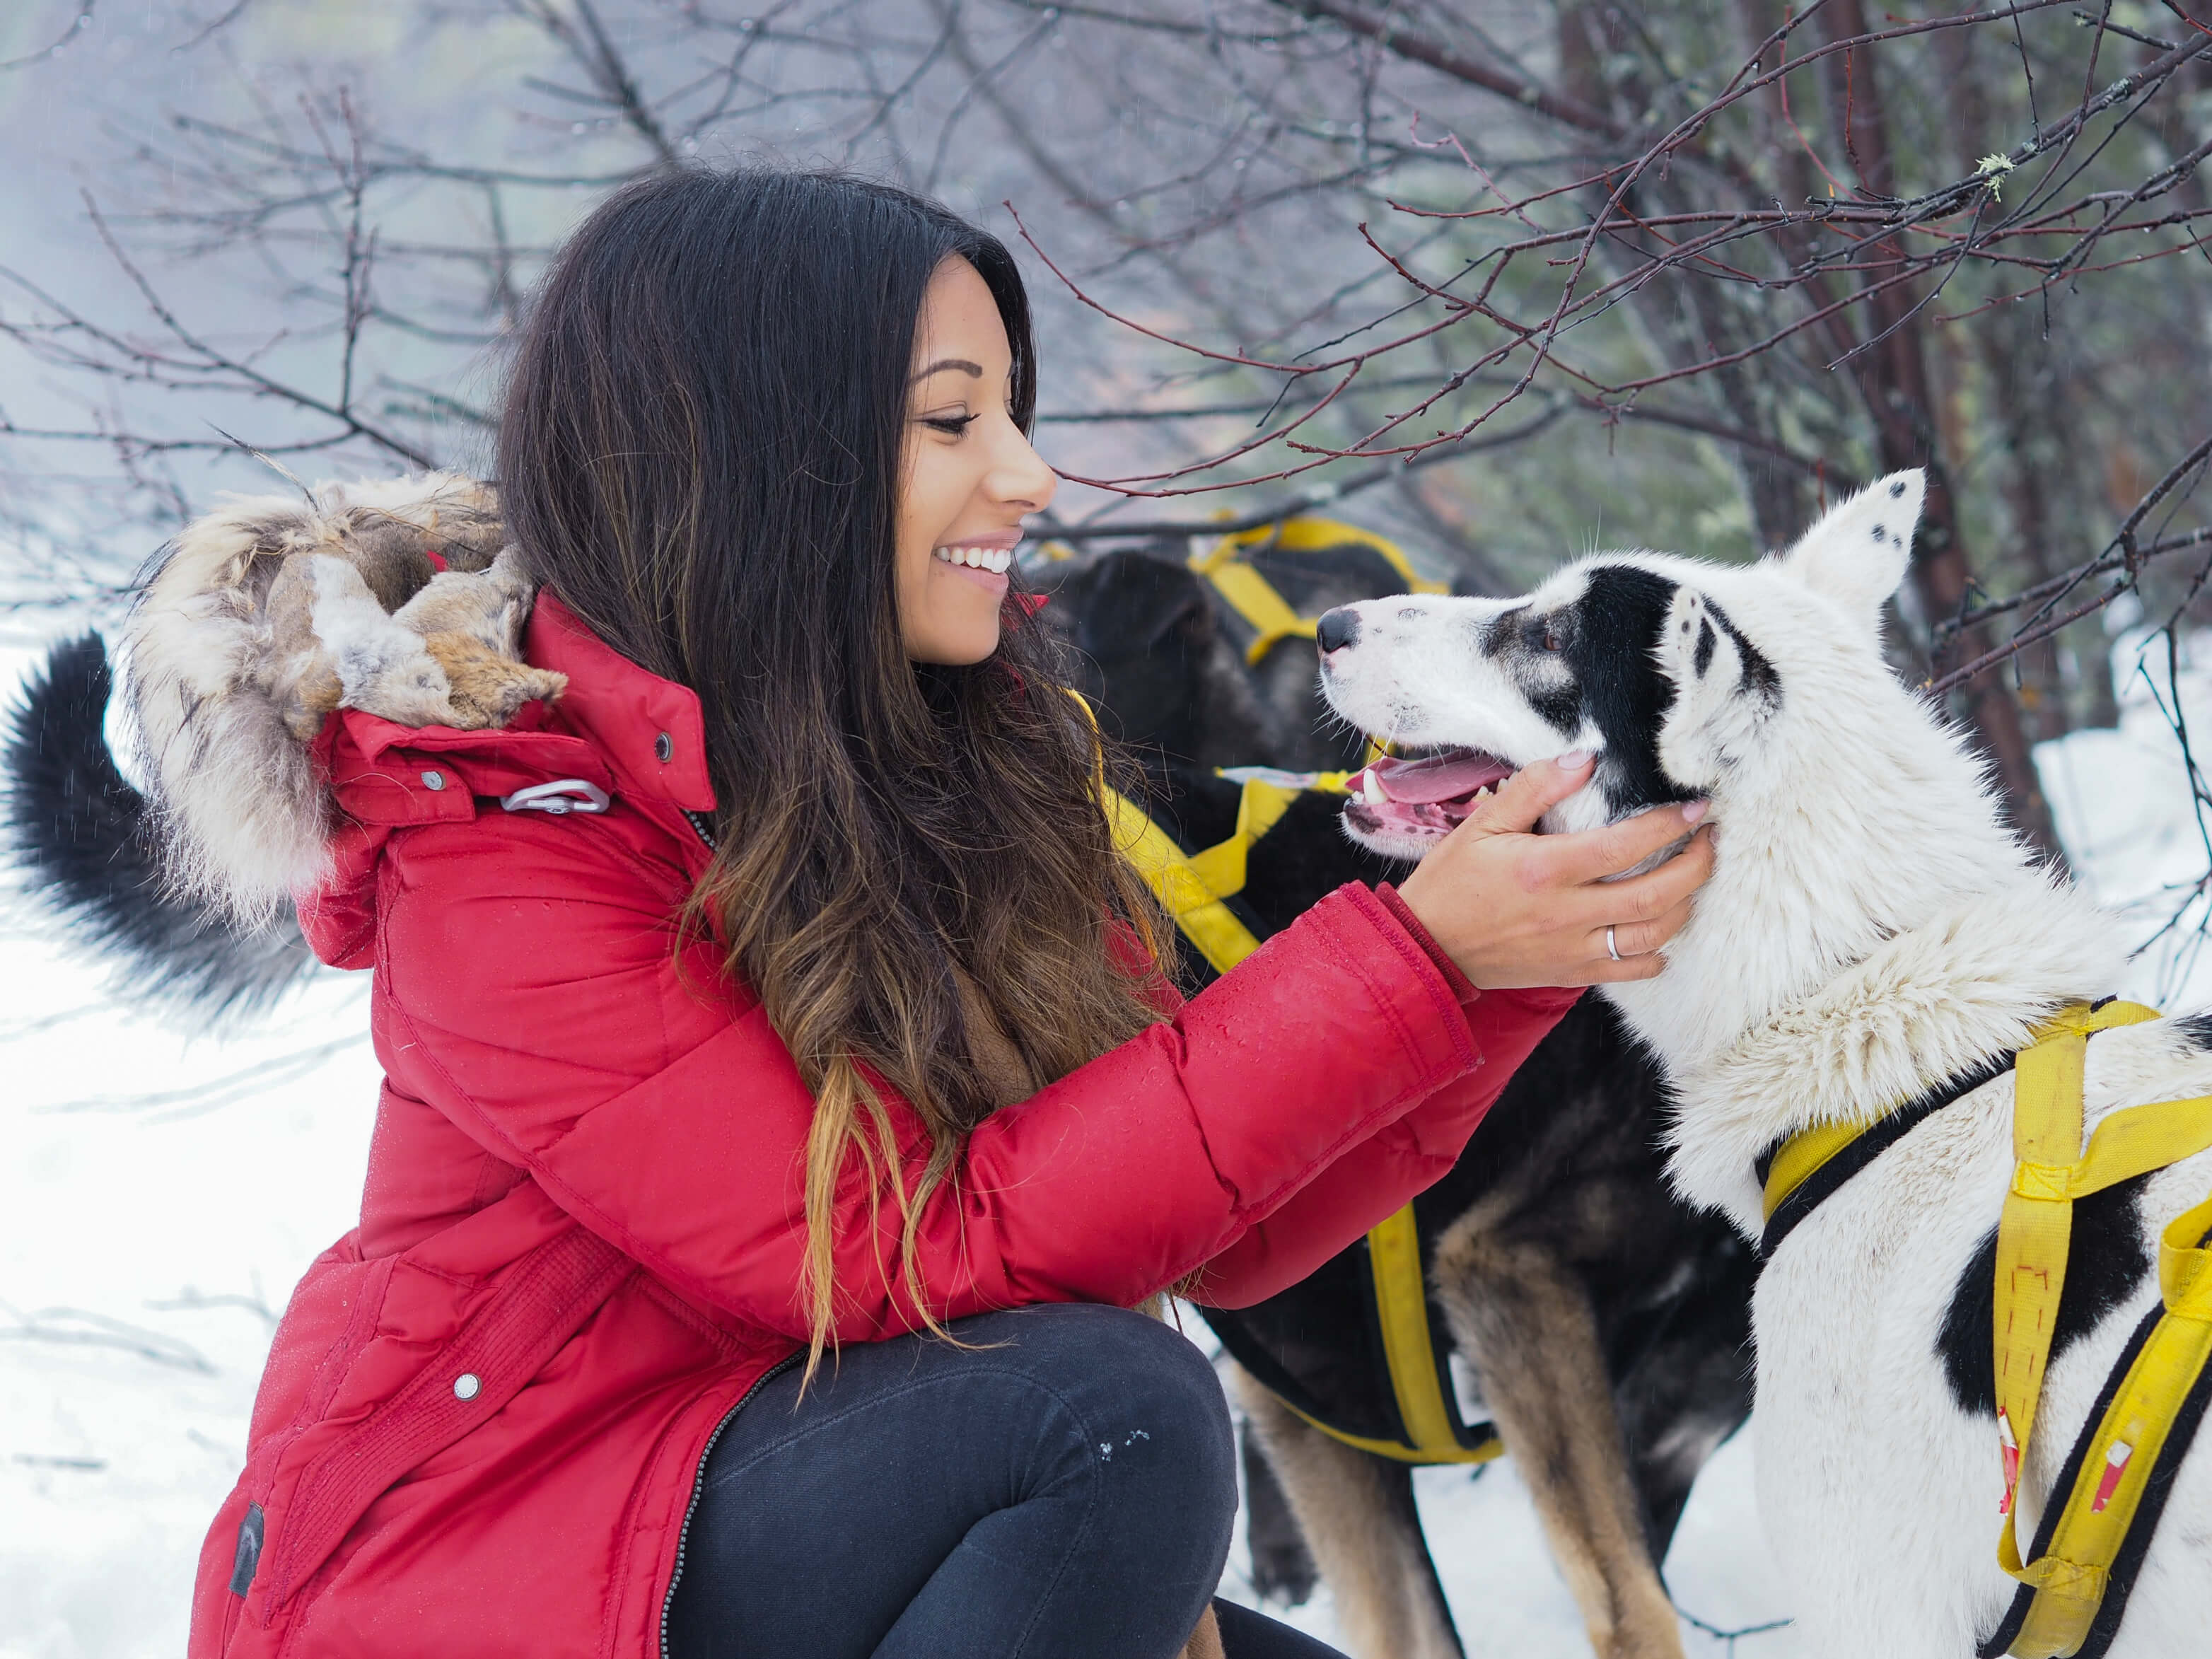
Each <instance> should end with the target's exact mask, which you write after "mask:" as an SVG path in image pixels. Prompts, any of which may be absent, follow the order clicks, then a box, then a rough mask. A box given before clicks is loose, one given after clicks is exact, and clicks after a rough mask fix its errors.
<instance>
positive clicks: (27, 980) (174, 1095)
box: [0, 631, 2212, 1659]
mask: <svg viewBox="0 0 2212 1659" xmlns="http://www.w3.org/2000/svg"><path fill="white" fill-rule="evenodd" d="M13 643H15V646H16V648H13V649H9V648H0V685H6V686H10V687H12V686H13V685H14V684H16V683H17V682H18V681H19V680H20V678H21V675H22V673H23V671H24V670H25V668H26V667H27V665H29V663H30V661H31V660H32V655H31V653H30V651H29V650H28V649H27V645H28V643H29V642H27V641H21V642H13ZM2144 650H2145V646H2144V636H2143V635H2142V634H2141V633H2139V632H2128V631H2124V632H2122V633H2121V634H2120V635H2118V638H2116V640H2115V641H2114V650H2113V674H2114V681H2115V684H2116V687H2117V689H2118V691H2119V694H2120V700H2121V706H2122V720H2121V724H2120V726H2118V728H2117V729H2115V730H2106V731H2084V732H2075V733H2074V734H2073V735H2072V736H2070V737H2069V738H2065V739H2064V740H2063V741H2062V742H2060V743H2057V744H2047V745H2045V747H2044V749H2043V750H2041V751H2039V763H2040V765H2041V768H2042V773H2043V778H2044V781H2045V787H2046V788H2047V789H2048V791H2049V793H2050V794H2051V799H2052V801H2053V804H2054V806H2055V808H2056V810H2057V815H2058V822H2059V824H2060V826H2061V829H2062V832H2063V835H2064V836H2065V839H2066V842H2067V845H2068V847H2069V849H2070V850H2071V851H2072V854H2073V855H2074V859H2075V865H2076V868H2077V869H2078V870H2079V871H2080V872H2081V875H2082V877H2083V878H2084V879H2085V880H2087V882H2089V883H2090V884H2091V885H2092V886H2093V889H2094V890H2095V891H2096V892H2097V894H2098V896H2100V898H2102V899H2104V900H2105V901H2106V902H2109V903H2112V904H2114V905H2117V906H2120V907H2123V908H2125V909H2126V910H2127V911H2128V912H2129V913H2130V915H2136V916H2137V917H2139V918H2140V919H2141V925H2142V932H2143V933H2144V934H2145V935H2146V936H2148V934H2150V933H2152V932H2154V930H2155V928H2156V927H2158V925H2159V924H2160V922H2162V921H2164V920H2165V918H2166V916H2167V915H2170V914H2171V913H2172V910H2173V909H2174V908H2175V906H2176V905H2177V904H2178V903H2179V902H2181V900H2182V899H2183V897H2184V896H2185V895H2187V894H2189V893H2190V892H2191V891H2193V890H2194V889H2195V884H2197V881H2198V879H2199V878H2200V877H2202V876H2203V873H2204V872H2205V871H2206V869H2207V865H2208V857H2207V850H2206V843H2205V839H2204V835H2203V829H2202V828H2201V827H2200V825H2199V823H2198V822H2197V818H2196V817H2195V816H2194V815H2193V813H2192V812H2191V810H2190V805H2189V803H2190V801H2191V789H2190V782H2189V780H2188V779H2187V778H2186V776H2185V773H2184V770H2183V764H2182V760H2181V757H2180V751H2179V746H2178V745H2177V744H2176V743H2175V741H2174V738H2173V736H2172V731H2171V729H2170V727H2169V725H2168V720H2167V714H2168V711H2169V709H2170V708H2171V705H2172V690H2171V689H2170V687H2169V686H2168V684H2167V678H2166V653H2165V647H2164V644H2163V641H2157V642H2156V643H2155V645H2154V648H2153V649H2152V652H2151V654H2150V655H2149V656H2148V660H2147V662H2139V660H2138V659H2139V658H2140V657H2142V653H2143V652H2144ZM2198 653H2199V659H2200V660H2202V661H2203V663H2204V664H2205V670H2202V671H2201V670H2199V669H2197V668H2196V667H2194V666H2193V665H2191V662H2190V660H2189V659H2188V658H2187V657H2186V656H2184V657H2183V659H2182V660H2181V662H2180V665H2179V666H2180V670H2181V671H2180V674H2179V685H2180V689H2181V690H2180V696H2181V702H2180V706H2179V712H2180V714H2182V716H2183V717H2184V718H2185V719H2186V720H2190V721H2191V722H2192V723H2193V724H2195V726H2196V728H2197V730H2199V731H2212V636H2207V637H2206V638H2205V639H2204V640H2203V642H2202V643H2201V644H2200V645H2199V646H2198ZM2145 669H2147V670H2148V672H2146V671H2144V670H2145ZM2201 914H2202V901H2201V898H2200V899H2199V900H2198V901H2197V908H2193V909H2192V910H2191V912H2190V915H2189V917H2188V923H2189V926H2186V927H2184V928H2182V929H2180V930H2177V931H2176V932H2175V933H2169V934H2167V935H2166V937H2164V938H2163V939H2160V940H2159V941H2158V942H2157V943H2156V944H2154V946H2153V947H2152V948H2151V949H2150V950H2149V951H2146V953H2145V954H2144V956H2143V957H2142V959H2141V960H2140V962H2139V964H2138V979H2137V982H2136V983H2134V984H2132V985H2130V986H2129V987H2125V988H2127V989H2128V990H2129V991H2130V992H2131V993H2133V994H2136V995H2140V996H2144V997H2151V998H2158V999H2162V1000H2164V1001H2165V1002H2166V1006H2170V1007H2173V1008H2177V1009H2179V1008H2185V1007H2188V1006H2196V1005H2197V1004H2198V1003H2200V1002H2202V1001H2203V1000H2207V998H2208V994H2212V981H2206V982H2203V983H2200V984H2197V985H2196V986H2193V987H2192V985H2191V980H2192V979H2200V980H2202V979H2203V975H2198V974H2197V967H2198V962H2197V957H2198V952H2197V949H2196V945H2197V940H2196V939H2195V937H2194V934H2193V932H2192V931H2191V929H2192V928H2193V925H2194V922H2195V921H2196V920H2197V918H2198V916H2199V915H2201ZM0 987H4V994H0V1068H4V1069H0V1656H5V1659H30V1656H37V1659H80V1656H81V1659H138V1656H149V1659H152V1656H160V1659H173V1656H175V1655H177V1654H178V1653H179V1652H180V1651H181V1650H182V1647H183V1636H184V1626H185V1611H186V1606H187V1602H188V1599H189V1595H190V1589H191V1577H192V1571H193V1565H194V1561H195V1559H196V1556H197V1550H198V1547H199V1543H200V1539H201V1536H202V1534H203V1531H204V1528H205V1526H206V1523H207V1521H208V1518H209V1516H210V1515H211V1514H212V1513H213V1512H214V1510H215V1509H216V1505H217V1504H218V1503H219V1502H220V1501H221V1499H222V1496H223V1495H224V1493H225V1492H227V1491H228V1488H229V1486H230V1483H231V1481H232V1480H233V1478H234V1475H235V1473H236V1471H237V1468H238V1466H239V1464H240V1461H241V1459H242V1456H243V1451H244V1444H245V1437H246V1417H247V1413H248V1410H249V1408H250V1407H251V1405H252V1394H253V1388H254V1383H255V1380H256V1378H257V1376H258V1373H259V1370H260V1365H261V1359H262V1355H263V1353H264V1350H265V1348H266V1346H267V1342H268V1338H269V1333H270V1328H271V1326H272V1324H273V1322H274V1317H275V1312H276V1310H278V1309H281V1308H282V1306H283V1303H284V1300H285V1297H286V1296H287V1294H288V1293H289V1290H290V1287H291V1285H292V1283H293V1281H294V1280H295V1278H296V1277H297V1276H298V1274H299V1273H300V1272H301V1269H302V1268H303V1267H305V1266H306V1264H307V1262H308V1261H309V1260H310V1259H312V1258H313V1255H315V1253H316V1252H317V1251H319V1250H320V1249H322V1248H323V1247H324V1246H325V1245H326V1244H328V1243H330V1242H331V1240H333V1239H334V1238H336V1237H338V1236H339V1235H340V1234H342V1233H343V1232H344V1231H346V1230H347V1229H348V1228H349V1227H350V1226H351V1225H353V1221H354V1217H355V1209H356V1202H357V1200H358V1197H359V1192H360V1184H361V1174H362V1165H363V1162H364V1160H365V1158H366V1155H367V1149H368V1132H369V1124H370V1115H371V1112H372V1110H373V1108H374V1099H375V1082H376V1071H375V1063H374V1059H373V1057H372V1056H371V1054H370V1053H369V1049H368V1042H367V1038H366V1032H365V1030H364V1027H365V1022H366V1015H365V994H366V990H367V985H366V981H364V980H363V979H362V978H360V977H357V976H352V975H325V976H324V977H323V978H322V979H320V980H319V981H317V982H316V983H314V984H313V985H312V986H311V987H308V988H307V991H306V992H305V993H304V994H301V995H298V996H296V997H295V998H294V999H293V1000H291V1001H289V1003H287V1004H286V1005H285V1006H284V1007H283V1009H282V1010H281V1011H280V1012H278V1013H277V1014H276V1016H274V1017H273V1018H270V1019H267V1020H265V1021H264V1022H262V1023H260V1024H257V1025H255V1026H254V1027H252V1029H251V1030H247V1031H245V1032H242V1033H234V1034H229V1035H221V1034H217V1035H208V1034H200V1033H193V1032H189V1031H179V1030H175V1029H173V1028H171V1027H167V1026H163V1025H160V1024H153V1023H149V1022H148V1021H146V1020H144V1019H143V1018H136V1017H134V1016H133V1015H132V1014H131V1012H129V1010H128V1007H127V1006H126V1003H125V1000H118V997H117V996H116V995H115V994H114V991H113V987H110V986H109V985H108V984H107V983H106V978H105V975H104V973H103V971H102V970H101V969H100V965H99V964H98V963H88V962H87V961H85V960H84V959H83V958H82V957H80V956H78V955H76V954H75V953H73V952H71V951H70V950H68V949H67V948H65V947H64V945H62V944H61V943H60V942H59V941H58V939H57V938H56V929H55V927H54V926H53V924H52V921H51V920H50V919H49V918H47V917H46V916H45V915H42V914H40V912H39V911H38V910H36V909H35V908H32V907H31V906H29V905H28V904H27V903H26V902H22V901H21V900H20V899H11V900H9V902H7V903H6V904H5V905H4V907H0ZM1191 1323H1192V1324H1193V1325H1194V1326H1195V1325H1196V1322H1195V1321H1193V1322H1191ZM1418 1485H1419V1494H1420V1502H1421V1506H1422V1512H1423V1516H1424V1518H1425V1522H1426V1524H1427V1528H1428V1533H1429V1537H1430V1539H1431V1544H1432V1547H1433V1548H1434V1551H1435V1553H1436V1556H1437V1564H1438V1566H1439V1568H1440V1570H1441V1571H1442V1573H1443V1580H1444V1584H1445V1587H1446V1589H1447V1591H1448V1592H1449V1596H1450V1599H1451V1603H1452V1609H1453V1613H1454V1615H1455V1618H1456V1620H1457V1621H1458V1624H1459V1628H1460V1631H1461V1632H1462V1636H1463V1637H1464V1638H1465V1639H1466V1641H1467V1644H1468V1650H1469V1651H1470V1653H1471V1654H1472V1655H1474V1656H1489V1655H1496V1656H1506V1655H1511V1656H1513V1659H1553V1656H1560V1659H1571V1656H1581V1655H1583V1654H1586V1653H1587V1652H1588V1647H1587V1644H1586V1643H1585V1642H1584V1640H1583V1635H1582V1632H1581V1626H1580V1623H1579V1620H1577V1616H1576V1613H1575V1609H1574V1605H1573V1602H1572V1601H1571V1599H1570V1597H1569V1596H1568V1595H1567V1592H1566V1589H1565V1585H1564V1584H1563V1583H1561V1581H1560V1578H1559V1573H1558V1571H1557V1569H1556V1568H1555V1567H1554V1566H1553V1565H1552V1562H1551V1559H1550V1557H1549V1556H1548V1554H1547V1553H1546V1551H1545V1549H1544V1547H1543V1545H1542V1543H1541V1541H1540V1538H1539V1535H1538V1533H1537V1529H1536V1525H1535V1522H1534V1516H1533V1513H1532V1512H1531V1510H1530V1509H1529V1506H1528V1498H1527V1495H1526V1493H1525V1492H1524V1491H1523V1489H1522V1486H1520V1484H1519V1482H1518V1480H1517V1479H1516V1476H1515V1474H1514V1471H1513V1468H1512V1466H1511V1464H1510V1462H1505V1463H1502V1464H1498V1465H1492V1466H1491V1467H1490V1468H1488V1469H1487V1470H1486V1471H1485V1472H1483V1473H1482V1474H1480V1477H1479V1478H1474V1479H1470V1478H1469V1476H1468V1473H1467V1472H1466V1471H1464V1470H1460V1469H1431V1470H1425V1471H1423V1472H1422V1473H1421V1474H1420V1475H1419V1477H1418ZM1666 1574H1667V1579H1668V1585H1669V1587H1670V1588H1671V1589H1672V1590H1673V1591H1674V1596H1675V1599H1676V1601H1677V1602H1678V1604H1679V1605H1680V1607H1682V1608H1683V1609H1684V1610H1685V1611H1686V1613H1692V1614H1694V1615H1696V1616H1697V1618H1698V1619H1699V1620H1702V1621H1704V1622H1705V1624H1707V1625H1709V1626H1714V1627H1717V1628H1719V1629H1723V1630H1727V1629H1737V1628H1741V1627H1745V1626H1755V1625H1760V1624H1764V1623H1765V1622H1767V1621H1770V1620H1776V1619H1780V1618H1783V1617H1785V1616H1786V1615H1787V1613H1788V1612H1789V1607H1788V1601H1787V1596H1786V1592H1785V1590H1784V1587H1783V1586H1782V1585H1780V1584H1779V1583H1778V1582H1777V1577H1776V1574H1775V1572H1774V1571H1773V1569H1772V1567H1771V1563H1770V1562H1769V1560H1768V1559H1767V1557H1766V1555H1765V1549H1764V1547H1763V1545H1762V1542H1761V1540H1760V1536H1759V1528H1758V1523H1757V1518H1756V1516H1755V1514H1754V1511H1753V1502H1752V1471H1751V1462H1750V1455H1749V1449H1748V1446H1747V1443H1746V1441H1745V1440H1744V1439H1743V1437H1738V1438H1737V1439H1736V1440H1735V1441H1734V1442H1732V1443H1730V1444H1729V1445H1728V1446H1726V1447H1724V1448H1723V1449H1722V1451H1721V1453H1720V1454H1719V1455H1718V1456H1717V1457H1716V1458H1715V1459H1714V1461H1713V1462H1712V1463H1711V1465H1710V1466H1709V1467H1708V1468H1707V1469H1706V1471H1705V1475H1704V1477H1703V1479H1702V1480H1700V1481H1699V1486H1698V1488H1697V1491H1696V1493H1695V1495H1694V1496H1693V1497H1692V1500H1691V1503H1690V1507H1689V1510H1688V1513H1687V1515H1686V1516H1685V1518H1684V1520H1683V1523H1682V1528H1681V1531H1680V1534H1679V1535H1678V1536H1677V1538H1676V1540H1675V1542H1674V1550H1673V1553H1672V1554H1671V1555H1670V1556H1669V1558H1668V1561H1667V1564H1666ZM1243 1582H1244V1581H1243V1567H1242V1565H1241V1562H1240V1561H1239V1560H1237V1559H1232V1560H1231V1567H1230V1573H1229V1577H1228V1581H1227V1583H1226V1584H1225V1593H1227V1594H1229V1595H1233V1596H1237V1597H1238V1599H1243V1600H1249V1599H1250V1597H1249V1592H1248V1591H1243V1589H1242V1586H1243ZM1273 1611H1274V1612H1276V1613H1278V1614H1279V1616H1283V1617H1286V1618H1288V1619H1290V1620H1291V1621H1292V1622H1294V1623H1296V1624H1297V1625H1299V1626H1302V1627H1303V1628H1304V1629H1307V1630H1309V1631H1311V1632H1314V1633H1315V1634H1316V1635H1318V1636H1321V1637H1322V1638H1330V1637H1333V1636H1334V1620H1333V1617H1332V1615H1331V1613H1330V1609H1329V1606H1328V1597H1327V1592H1326V1591H1325V1590H1324V1591H1322V1592H1319V1593H1317V1594H1316V1597H1315V1599H1314V1601H1311V1602H1310V1603H1309V1604H1308V1605H1307V1606H1305V1607H1301V1608H1298V1609H1296V1610H1293V1611H1290V1612H1287V1613H1285V1611H1284V1610H1282V1609H1280V1608H1277V1609H1273ZM1688 1638H1689V1646H1690V1650H1691V1652H1692V1654H1693V1655H1699V1656H1703V1655H1713V1656H1719V1655H1723V1654H1725V1653H1727V1652H1729V1650H1730V1647H1731V1644H1729V1642H1728V1641H1727V1640H1725V1639H1722V1638H1715V1637H1712V1636H1709V1635H1706V1634H1705V1633H1703V1632H1699V1631H1698V1630H1696V1629H1694V1628H1690V1629H1689V1630H1688ZM1733 1647H1734V1651H1735V1652H1736V1653H1737V1654H1739V1655H1741V1659H1790V1655H1791V1654H1792V1653H1793V1652H1794V1651H1795V1650H1794V1648H1793V1645H1792V1633H1791V1632H1790V1630H1789V1629H1787V1628H1786V1627H1785V1628H1782V1629H1777V1630H1770V1631H1766V1632H1763V1633H1759V1634H1756V1635H1752V1636H1747V1637H1744V1638H1741V1640H1739V1641H1737V1642H1735V1644H1733Z"/></svg>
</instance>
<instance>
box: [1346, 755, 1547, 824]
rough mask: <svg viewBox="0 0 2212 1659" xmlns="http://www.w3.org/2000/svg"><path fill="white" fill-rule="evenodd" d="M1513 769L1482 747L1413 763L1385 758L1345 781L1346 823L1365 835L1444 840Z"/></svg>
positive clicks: (1412, 761)
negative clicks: (1346, 797)
mask: <svg viewBox="0 0 2212 1659" xmlns="http://www.w3.org/2000/svg"><path fill="white" fill-rule="evenodd" d="M1513 772H1514V767H1513V764H1512V763H1511V762H1510V761H1505V760H1501V759H1499V758H1498V757H1497V756H1496V755H1493V754H1491V753H1490V752H1489V751H1488V750H1482V749H1464V748H1454V749H1443V750H1437V752H1436V753H1434V754H1430V755H1422V756H1420V757H1417V758H1415V759H1411V760H1407V759H1401V758H1399V757H1395V756H1390V757H1385V758H1383V759H1382V760H1378V761H1376V762H1375V763H1374V764H1372V765H1371V766H1369V767H1368V768H1366V769H1364V771H1359V772H1355V773H1354V774H1352V776H1351V777H1350V778H1348V779H1346V783H1345V787H1346V789H1347V790H1349V791H1350V793H1351V795H1352V800H1351V802H1350V803H1349V804H1348V805H1346V807H1345V809H1344V817H1345V821H1346V823H1349V824H1350V825H1351V826H1352V828H1353V829H1358V830H1360V831H1362V832H1363V833H1364V834H1367V835H1383V834H1395V835H1400V836H1408V837H1410V838H1412V839H1413V840H1415V841H1442V840H1443V838H1444V837H1445V836H1448V835H1449V834H1450V833H1451V832H1452V831H1453V829H1455V828H1457V827H1458V825H1459V824H1460V823H1461V822H1462V820H1464V819H1465V818H1466V817H1467V816H1468V813H1470V812H1472V811H1474V809H1475V807H1476V805H1478V804H1480V802H1481V801H1483V800H1485V799H1487V798H1488V797H1489V796H1490V795H1491V794H1492V792H1493V791H1495V790H1496V788H1497V787H1498V784H1500V783H1501V782H1503V781H1504V780H1505V779H1507V778H1510V777H1511V776H1512V775H1513Z"/></svg>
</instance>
